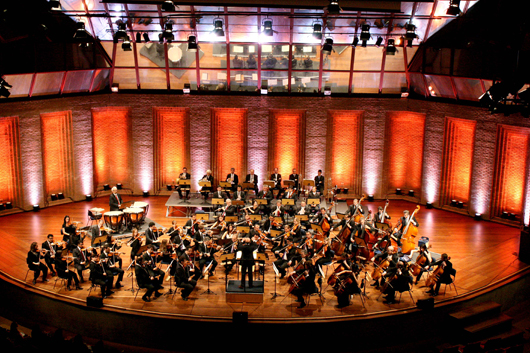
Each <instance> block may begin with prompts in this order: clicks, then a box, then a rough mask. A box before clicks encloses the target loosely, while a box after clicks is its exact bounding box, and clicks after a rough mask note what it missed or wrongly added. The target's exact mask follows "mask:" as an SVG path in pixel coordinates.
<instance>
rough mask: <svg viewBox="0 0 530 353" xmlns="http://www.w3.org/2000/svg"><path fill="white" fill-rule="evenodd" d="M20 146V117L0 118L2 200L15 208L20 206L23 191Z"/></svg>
mask: <svg viewBox="0 0 530 353" xmlns="http://www.w3.org/2000/svg"><path fill="white" fill-rule="evenodd" d="M18 144H19V143H18V117H6V118H0V165H1V166H2V167H1V168H0V185H1V186H2V187H0V200H2V202H7V201H10V202H11V203H12V204H13V206H19V203H20V202H21V195H20V192H21V190H22V178H21V177H20V164H19V161H20V154H19V153H20V152H19V145H18Z"/></svg>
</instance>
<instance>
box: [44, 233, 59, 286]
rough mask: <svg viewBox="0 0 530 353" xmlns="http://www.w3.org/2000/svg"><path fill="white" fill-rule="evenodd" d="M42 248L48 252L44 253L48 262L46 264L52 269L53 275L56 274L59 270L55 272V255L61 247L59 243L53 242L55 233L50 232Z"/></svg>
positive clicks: (45, 260)
mask: <svg viewBox="0 0 530 353" xmlns="http://www.w3.org/2000/svg"><path fill="white" fill-rule="evenodd" d="M41 248H42V249H43V250H46V254H45V255H44V262H45V263H46V266H48V268H49V269H50V272H51V274H52V276H56V275H57V272H55V269H54V268H53V265H54V264H55V255H56V254H57V251H58V250H59V249H58V247H57V244H55V243H54V242H53V234H48V236H47V237H46V241H45V242H44V243H42V245H41Z"/></svg>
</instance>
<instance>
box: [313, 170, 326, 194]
mask: <svg viewBox="0 0 530 353" xmlns="http://www.w3.org/2000/svg"><path fill="white" fill-rule="evenodd" d="M315 187H316V188H317V190H318V192H320V194H321V195H322V194H323V193H324V176H323V175H322V170H321V169H319V170H318V175H317V176H315Z"/></svg>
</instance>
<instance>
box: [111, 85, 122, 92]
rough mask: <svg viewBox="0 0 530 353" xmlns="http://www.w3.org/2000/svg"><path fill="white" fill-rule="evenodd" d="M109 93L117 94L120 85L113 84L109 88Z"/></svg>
mask: <svg viewBox="0 0 530 353" xmlns="http://www.w3.org/2000/svg"><path fill="white" fill-rule="evenodd" d="M110 90H111V92H113V93H118V92H119V90H120V84H119V83H113V84H112V86H111V87H110Z"/></svg>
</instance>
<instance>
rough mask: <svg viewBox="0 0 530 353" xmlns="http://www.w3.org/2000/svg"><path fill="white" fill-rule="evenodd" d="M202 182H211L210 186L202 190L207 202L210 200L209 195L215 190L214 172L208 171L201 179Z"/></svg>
mask: <svg viewBox="0 0 530 353" xmlns="http://www.w3.org/2000/svg"><path fill="white" fill-rule="evenodd" d="M200 181H204V182H206V181H209V182H210V186H203V187H202V189H201V194H202V196H203V197H204V201H205V202H206V200H207V199H208V194H209V193H210V192H211V191H212V190H213V175H212V171H211V170H210V169H208V170H207V171H206V174H205V175H203V177H202V178H201V180H200Z"/></svg>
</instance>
